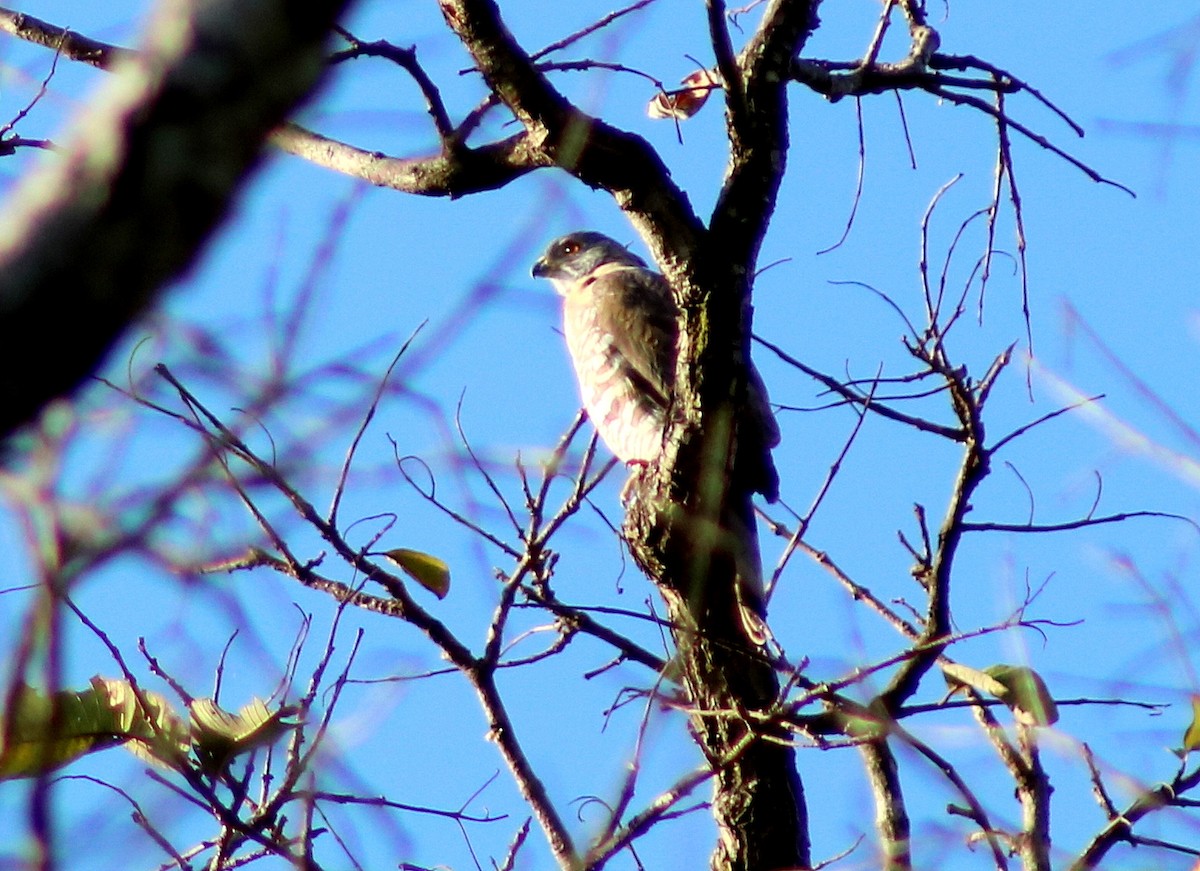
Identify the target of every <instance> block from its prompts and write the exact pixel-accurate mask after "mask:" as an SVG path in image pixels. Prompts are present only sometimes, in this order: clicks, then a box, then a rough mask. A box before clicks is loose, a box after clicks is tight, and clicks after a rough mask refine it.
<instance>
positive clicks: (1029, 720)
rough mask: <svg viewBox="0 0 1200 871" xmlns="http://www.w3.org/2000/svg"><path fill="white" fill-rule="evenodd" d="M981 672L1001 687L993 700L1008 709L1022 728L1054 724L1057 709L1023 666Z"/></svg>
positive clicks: (1041, 683)
mask: <svg viewBox="0 0 1200 871" xmlns="http://www.w3.org/2000/svg"><path fill="white" fill-rule="evenodd" d="M984 672H985V673H986V674H987V675H988V676H989V677H991V678H993V679H994V680H995V681H996V682H997V683H999V684H1000V685H1001V686H1003V687H1004V692H1003V693H996V694H995V695H996V697H997V698H998V699H1000V701H1002V702H1004V704H1006V705H1008V706H1009V707H1010V708H1012V711H1013V715H1014V716H1016V718H1017V720H1018V721H1019V722H1021V723H1024V724H1025V725H1026V726H1050V725H1052V724H1054V723H1056V722H1058V705H1056V704H1055V703H1054V697H1053V696H1052V695H1050V690H1049V689H1048V688H1047V687H1046V682H1045V681H1044V680H1042V676H1041V675H1040V674H1038V673H1037V672H1036V671H1034V670H1033V669H1032V668H1029V667H1028V666H1025V665H1003V664H1001V665H993V666H991V667H989V668H985V669H984Z"/></svg>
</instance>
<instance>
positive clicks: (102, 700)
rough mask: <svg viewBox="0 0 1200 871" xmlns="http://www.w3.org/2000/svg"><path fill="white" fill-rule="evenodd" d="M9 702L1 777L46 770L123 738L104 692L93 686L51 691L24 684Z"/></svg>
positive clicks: (0, 749) (0, 738)
mask: <svg viewBox="0 0 1200 871" xmlns="http://www.w3.org/2000/svg"><path fill="white" fill-rule="evenodd" d="M9 701H10V702H11V703H12V707H11V709H10V710H8V711H5V712H4V717H3V722H0V779H11V778H16V777H35V776H37V775H39V774H45V773H46V772H48V771H53V770H54V769H56V768H60V767H62V766H63V765H66V764H67V763H68V762H71V761H72V760H74V759H78V758H79V757H80V756H83V755H84V754H85V753H90V752H92V751H94V750H102V749H104V748H105V747H111V746H113V745H114V744H118V743H120V741H121V738H120V737H119V736H118V734H117V733H118V731H119V728H118V723H117V718H116V717H115V716H114V714H113V711H112V709H111V708H110V707H109V706H108V704H107V698H106V695H105V693H104V692H103V691H99V690H96V689H95V688H93V689H90V690H83V691H81V692H74V691H72V690H62V691H61V692H57V693H54V694H53V695H49V696H48V695H46V694H44V693H42V692H39V691H38V690H36V689H34V688H33V687H30V686H27V685H25V684H21V685H20V686H19V687H18V688H17V690H16V692H15V693H13V694H12V695H10V696H9Z"/></svg>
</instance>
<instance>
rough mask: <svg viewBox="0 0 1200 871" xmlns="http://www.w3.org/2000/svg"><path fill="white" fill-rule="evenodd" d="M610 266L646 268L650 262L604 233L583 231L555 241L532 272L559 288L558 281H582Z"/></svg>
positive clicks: (534, 265) (539, 259)
mask: <svg viewBox="0 0 1200 871" xmlns="http://www.w3.org/2000/svg"><path fill="white" fill-rule="evenodd" d="M608 263H617V264H621V265H623V266H637V267H641V268H643V269H644V268H645V267H646V261H644V260H642V258H640V257H638V256H637V255H636V254H633V253H632V252H630V251H629V250H628V249H627V248H626V247H625V246H624V245H622V244H621V243H619V242H617V241H615V240H613V239H610V238H608V237H607V236H605V235H604V234H603V233H593V232H591V231H589V230H581V231H579V232H576V233H568V234H567V235H566V236H560V237H559V238H557V239H555V240H554V241H553V242H551V243H550V245H549V247H548V248H546V253H545V254H543V255H542V256H541V257H539V258H538V260H537V262H536V263H534V264H533V269H532V272H533V277H534V278H549V279H550V280H551V281H553V282H554V283H555V285H556V286H557V284H558V282H575V281H579V280H580V279H582V278H584V277H585V276H587V275H588V274H589V273H591V272H592V271H593V270H595V269H596V268H597V267H600V266H604V265H605V264H608Z"/></svg>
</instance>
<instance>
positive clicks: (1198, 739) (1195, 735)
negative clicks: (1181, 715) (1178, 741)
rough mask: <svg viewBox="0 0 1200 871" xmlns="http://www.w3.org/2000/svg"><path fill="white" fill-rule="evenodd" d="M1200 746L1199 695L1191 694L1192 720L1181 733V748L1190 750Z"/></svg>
mask: <svg viewBox="0 0 1200 871" xmlns="http://www.w3.org/2000/svg"><path fill="white" fill-rule="evenodd" d="M1197 748H1200V696H1192V722H1190V723H1188V727H1187V731H1186V732H1184V733H1183V749H1184V751H1186V752H1190V751H1192V750H1195V749H1197Z"/></svg>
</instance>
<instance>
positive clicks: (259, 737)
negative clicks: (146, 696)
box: [188, 699, 296, 765]
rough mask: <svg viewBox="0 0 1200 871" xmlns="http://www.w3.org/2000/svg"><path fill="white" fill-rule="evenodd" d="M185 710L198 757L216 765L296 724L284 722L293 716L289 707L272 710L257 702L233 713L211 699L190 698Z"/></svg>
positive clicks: (252, 702) (269, 739)
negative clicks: (188, 716)
mask: <svg viewBox="0 0 1200 871" xmlns="http://www.w3.org/2000/svg"><path fill="white" fill-rule="evenodd" d="M188 710H189V711H190V712H191V715H192V743H193V746H194V747H195V749H196V752H197V754H198V755H200V756H201V758H204V759H207V760H209V761H210V762H212V763H214V764H218V765H222V764H224V763H225V762H227V761H228V760H229V759H230V758H231V757H232V756H235V755H237V754H238V753H245V752H246V751H248V750H253V749H254V748H256V747H262V746H264V745H266V744H270V743H271V742H273V741H274V740H275V739H277V738H278V737H279V736H280V735H282V734H283V733H284V732H286V731H287V730H288V729H291V728H293V727H294V726H295V725H296V724H295V723H292V722H288V721H287V720H286V719H285V718H286V717H289V716H291V714H293V713H294V710H293V709H292V708H287V707H283V708H279V709H278V710H275V711H271V710H269V709H268V708H267V706H266V705H265V704H263V702H262V701H261V700H260V699H253V700H251V702H250V704H248V705H246V706H244V707H243V708H242V709H241V710H240V711H238V712H237V713H236V714H231V713H229V712H228V711H226V710H224V709H223V708H221V706H220V705H218V704H217V703H216V702H215V701H213V700H212V699H193V700H192V701H191V703H190V704H189V705H188Z"/></svg>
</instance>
